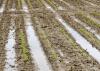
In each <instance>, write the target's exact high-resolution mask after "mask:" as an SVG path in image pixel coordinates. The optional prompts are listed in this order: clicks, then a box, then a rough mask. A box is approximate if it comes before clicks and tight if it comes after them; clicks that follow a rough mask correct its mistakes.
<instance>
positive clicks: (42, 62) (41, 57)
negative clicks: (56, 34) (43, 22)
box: [23, 4, 52, 71]
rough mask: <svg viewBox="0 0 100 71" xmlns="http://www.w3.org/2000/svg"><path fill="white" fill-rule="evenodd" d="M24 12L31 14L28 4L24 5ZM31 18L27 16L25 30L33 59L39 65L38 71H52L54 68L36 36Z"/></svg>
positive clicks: (25, 17)
mask: <svg viewBox="0 0 100 71" xmlns="http://www.w3.org/2000/svg"><path fill="white" fill-rule="evenodd" d="M23 10H24V11H25V12H27V13H29V11H28V7H27V5H26V4H24V5H23ZM30 17H31V16H30V15H26V14H25V16H24V20H25V25H26V26H25V29H26V34H27V39H28V44H29V48H30V52H31V55H32V58H33V60H34V62H35V63H36V65H37V68H38V71H52V68H51V66H50V64H49V62H48V60H47V58H46V55H45V53H44V51H43V47H42V46H41V43H40V41H39V39H38V37H37V36H36V34H35V31H34V30H33V26H32V22H31V19H30Z"/></svg>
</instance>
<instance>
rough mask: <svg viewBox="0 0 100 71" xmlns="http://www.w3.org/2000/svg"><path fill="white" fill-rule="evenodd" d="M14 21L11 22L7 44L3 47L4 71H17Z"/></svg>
mask: <svg viewBox="0 0 100 71" xmlns="http://www.w3.org/2000/svg"><path fill="white" fill-rule="evenodd" d="M14 26H15V25H14V21H13V20H12V25H11V26H10V30H9V34H8V40H7V44H6V46H5V50H6V61H5V62H6V64H5V68H4V71H17V69H16V63H15V61H16V53H15V48H14V46H15V44H16V43H15V28H14Z"/></svg>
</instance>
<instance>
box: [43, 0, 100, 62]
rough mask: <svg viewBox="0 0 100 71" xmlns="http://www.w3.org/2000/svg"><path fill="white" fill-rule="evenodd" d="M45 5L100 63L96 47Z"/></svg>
mask: <svg viewBox="0 0 100 71" xmlns="http://www.w3.org/2000/svg"><path fill="white" fill-rule="evenodd" d="M43 2H44V5H45V6H46V7H47V8H48V9H49V10H50V11H52V12H53V13H54V14H55V16H56V19H57V20H58V21H59V22H60V23H61V24H62V25H63V26H64V27H65V28H66V30H67V31H68V32H69V33H70V34H71V35H72V37H73V38H74V39H75V40H76V42H77V43H78V44H79V45H80V46H81V47H82V48H83V49H84V50H86V51H87V52H88V53H89V54H90V55H91V56H92V57H93V58H94V59H95V60H97V61H98V62H99V63H100V52H99V50H97V49H96V47H94V46H92V44H90V43H89V42H88V41H87V40H86V39H85V38H84V37H82V36H81V35H80V34H79V33H78V32H77V31H75V30H74V29H73V28H71V27H70V26H69V25H68V23H66V22H65V21H64V20H63V19H62V17H61V16H60V15H59V14H58V13H57V12H56V11H55V10H54V9H53V8H52V7H51V6H50V5H48V4H47V3H46V2H45V1H43Z"/></svg>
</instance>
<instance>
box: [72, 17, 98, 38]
mask: <svg viewBox="0 0 100 71" xmlns="http://www.w3.org/2000/svg"><path fill="white" fill-rule="evenodd" d="M71 18H73V19H74V20H75V21H76V22H77V23H79V24H80V25H82V26H84V27H85V29H87V30H88V31H89V32H91V33H93V34H94V35H95V36H96V37H97V38H98V39H99V40H100V34H98V33H97V32H96V31H95V30H94V29H92V28H91V27H89V26H87V25H86V24H85V23H84V22H81V21H80V20H79V19H77V18H76V17H74V16H71Z"/></svg>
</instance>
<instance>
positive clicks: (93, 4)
mask: <svg viewBox="0 0 100 71" xmlns="http://www.w3.org/2000/svg"><path fill="white" fill-rule="evenodd" d="M83 2H85V3H87V4H89V5H91V6H94V7H98V8H100V7H99V6H98V5H96V4H93V3H91V2H89V1H84V0H83Z"/></svg>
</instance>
